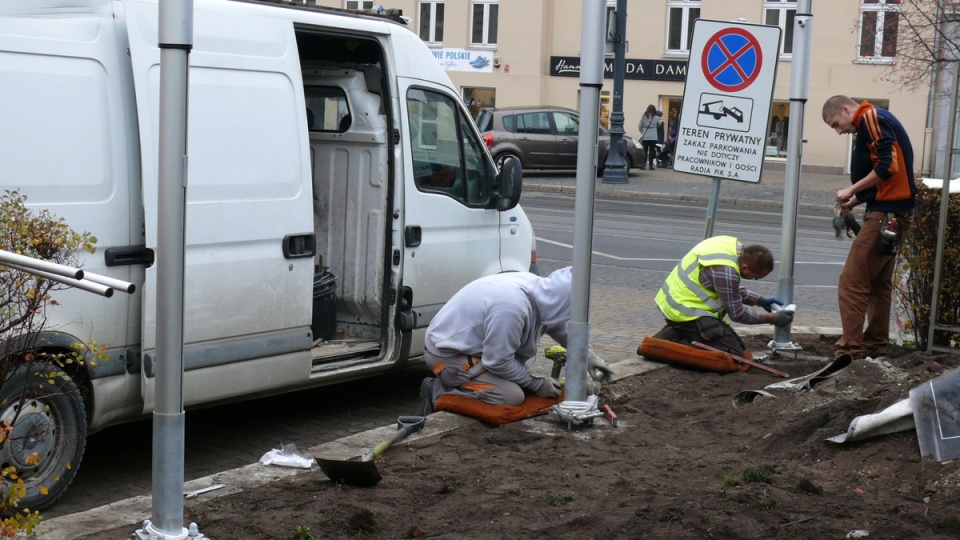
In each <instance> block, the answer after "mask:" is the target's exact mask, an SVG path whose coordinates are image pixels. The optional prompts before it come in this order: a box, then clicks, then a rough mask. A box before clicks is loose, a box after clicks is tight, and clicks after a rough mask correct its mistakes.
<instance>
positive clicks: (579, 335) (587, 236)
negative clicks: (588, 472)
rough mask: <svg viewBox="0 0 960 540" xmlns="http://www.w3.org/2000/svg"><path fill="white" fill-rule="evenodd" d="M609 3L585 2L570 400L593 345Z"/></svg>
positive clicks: (581, 393)
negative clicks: (593, 283)
mask: <svg viewBox="0 0 960 540" xmlns="http://www.w3.org/2000/svg"><path fill="white" fill-rule="evenodd" d="M606 7H607V6H606V2H597V1H596V0H583V19H582V21H583V22H582V27H581V43H580V50H581V51H582V52H581V56H580V134H579V135H580V141H579V146H578V147H577V196H576V201H575V203H574V213H573V216H574V217H573V222H574V231H573V298H572V302H571V305H570V322H569V324H568V340H567V368H566V369H567V381H566V399H567V400H570V401H584V400H585V399H586V397H587V347H588V343H589V338H590V326H589V323H588V322H587V321H588V317H589V312H590V265H591V259H592V255H593V210H594V199H595V196H594V190H595V188H596V180H597V126H598V125H599V124H600V114H599V108H600V88H602V87H603V27H604V13H605V12H606Z"/></svg>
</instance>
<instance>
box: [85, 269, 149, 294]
mask: <svg viewBox="0 0 960 540" xmlns="http://www.w3.org/2000/svg"><path fill="white" fill-rule="evenodd" d="M83 279H84V281H90V282H93V283H97V284H100V285H106V286H107V287H110V288H111V289H114V290H117V291H120V292H125V293H127V294H133V292H134V291H136V290H137V286H136V285H134V284H133V283H130V282H129V281H123V280H122V279H117V278H112V277H110V276H101V275H100V274H94V273H93V272H86V273H85V274H84V275H83Z"/></svg>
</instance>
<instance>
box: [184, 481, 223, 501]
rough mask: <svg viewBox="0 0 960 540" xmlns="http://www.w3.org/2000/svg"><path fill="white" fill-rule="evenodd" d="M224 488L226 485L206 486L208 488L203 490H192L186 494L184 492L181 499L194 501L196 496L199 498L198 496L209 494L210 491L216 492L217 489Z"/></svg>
mask: <svg viewBox="0 0 960 540" xmlns="http://www.w3.org/2000/svg"><path fill="white" fill-rule="evenodd" d="M225 487H227V485H226V484H214V485H212V486H208V487H205V488H200V489H195V490H193V491H187V492H185V493H184V494H183V498H184V499H194V498H196V497H198V496H200V495H203V494H204V493H209V492H211V491H216V490H218V489H222V488H225Z"/></svg>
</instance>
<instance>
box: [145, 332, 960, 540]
mask: <svg viewBox="0 0 960 540" xmlns="http://www.w3.org/2000/svg"><path fill="white" fill-rule="evenodd" d="M794 339H795V340H796V341H797V342H798V343H800V344H801V345H802V346H803V350H802V351H801V353H800V355H799V358H797V359H793V358H784V357H782V356H778V357H775V358H773V359H771V360H770V363H771V365H774V366H775V367H777V368H778V369H781V370H783V371H786V372H788V373H789V374H790V375H791V376H792V377H797V376H801V375H804V374H807V373H812V372H814V371H816V370H817V369H819V368H821V367H823V365H824V358H823V357H826V356H830V355H831V354H832V350H833V349H832V340H833V339H832V338H825V337H820V336H794ZM749 341H751V347H752V348H753V350H754V351H762V350H763V348H764V346H765V344H766V342H767V341H769V337H767V338H762V337H753V338H750V340H749ZM958 366H960V356H958V355H940V356H936V357H931V356H929V355H927V354H923V353H916V352H909V351H905V350H902V349H898V348H894V350H892V351H891V353H890V356H888V357H887V358H886V359H884V360H882V361H879V362H872V361H856V362H854V363H853V364H852V365H851V366H850V367H849V368H848V369H847V370H845V371H843V372H842V373H840V374H839V375H837V376H836V377H834V378H831V379H828V380H826V381H824V382H822V383H820V384H818V385H817V386H815V387H814V389H813V390H811V391H807V392H799V393H798V392H788V391H783V390H776V391H771V393H774V394H775V396H776V397H774V398H758V399H757V400H755V401H754V402H753V403H750V404H746V405H743V406H740V407H734V406H733V403H732V398H733V396H734V395H735V394H737V393H738V392H740V391H741V390H749V389H762V388H763V387H764V386H766V385H767V384H770V383H773V382H777V381H781V380H783V379H778V378H776V377H773V376H771V375H770V374H768V373H765V372H763V371H761V370H757V369H751V370H749V371H747V372H745V373H735V374H730V375H722V376H721V375H716V374H709V373H697V372H693V371H684V370H681V369H676V368H672V367H664V368H662V369H656V370H653V371H650V372H647V373H644V374H642V375H637V376H632V377H628V378H625V379H622V380H620V381H617V382H615V383H613V384H610V385H608V386H606V387H605V389H604V392H603V394H602V395H601V400H600V401H601V403H602V404H603V403H606V404H609V405H611V407H612V408H613V409H614V410H615V411H616V412H617V414H618V423H619V426H618V427H617V428H612V427H610V426H609V425H608V424H607V423H606V421H604V420H603V419H598V420H596V422H595V425H594V426H592V427H583V428H577V429H574V430H571V431H568V430H567V429H566V425H565V424H562V423H561V422H558V421H557V420H556V419H554V418H552V417H549V416H547V417H540V418H538V419H536V420H531V421H526V422H520V423H515V424H509V425H506V426H502V427H499V428H494V427H490V426H486V425H483V424H472V425H469V426H467V427H465V428H461V429H458V430H455V431H452V432H449V433H445V434H443V435H441V436H439V438H433V439H429V440H427V441H417V442H413V443H411V444H408V445H404V446H400V447H397V448H394V449H392V450H391V451H390V452H388V453H387V454H385V455H384V456H382V457H381V458H380V459H381V461H380V462H378V468H379V470H380V471H381V472H382V474H383V476H384V479H383V481H382V482H380V484H378V485H377V486H376V487H374V488H356V487H351V486H344V485H336V484H333V483H332V482H330V481H329V480H327V478H326V477H325V476H324V475H323V473H322V472H320V471H319V470H314V471H311V472H308V473H305V474H302V475H298V476H295V477H291V478H288V479H286V480H283V481H279V482H276V483H273V484H270V485H268V486H264V487H262V488H258V489H257V490H255V491H249V492H244V493H240V494H236V495H230V496H225V497H221V498H217V499H213V500H210V501H201V502H193V503H190V504H188V506H187V518H186V519H187V520H188V521H196V522H197V523H199V524H200V526H201V532H203V533H204V534H205V535H207V536H208V537H210V538H214V539H218V538H245V539H290V538H297V539H309V538H391V539H394V538H416V537H423V538H484V539H485V538H490V539H500V538H578V539H579V538H671V539H674V538H758V539H759V538H781V537H783V538H787V537H789V538H817V539H822V538H844V537H850V538H856V537H863V536H857V535H863V534H869V538H871V539H873V538H896V539H901V538H924V539H932V538H956V537H958V536H960V515H958V513H957V511H956V509H957V508H958V506H960V489H958V485H960V467H958V464H957V462H950V463H930V462H923V461H922V460H921V459H920V453H919V447H918V444H917V437H916V434H915V432H914V431H912V430H911V431H906V432H901V433H895V434H892V435H885V436H880V437H876V438H872V439H867V440H864V441H862V442H859V443H853V444H847V445H835V444H830V443H826V442H824V439H826V438H827V437H832V436H834V435H837V434H839V433H842V432H844V431H846V429H847V427H848V425H849V423H850V421H851V420H852V419H853V418H854V417H855V416H857V415H860V414H865V413H872V412H877V411H879V410H881V409H883V408H885V407H886V406H888V405H890V404H892V403H894V402H896V401H897V400H899V399H902V398H904V397H906V396H907V394H908V392H909V390H910V389H911V388H913V387H915V386H917V385H918V384H920V383H922V382H923V381H926V380H929V379H931V378H933V377H935V376H937V375H939V374H940V373H942V372H944V371H947V370H950V369H953V368H955V367H958ZM428 421H429V420H428ZM297 527H300V529H299V530H298V529H297ZM130 530H132V529H128V530H127V531H126V533H129V532H130ZM298 531H299V534H300V536H297V533H298ZM857 531H861V532H857ZM307 533H311V534H312V535H313V536H309V535H307ZM848 535H849V536H848Z"/></svg>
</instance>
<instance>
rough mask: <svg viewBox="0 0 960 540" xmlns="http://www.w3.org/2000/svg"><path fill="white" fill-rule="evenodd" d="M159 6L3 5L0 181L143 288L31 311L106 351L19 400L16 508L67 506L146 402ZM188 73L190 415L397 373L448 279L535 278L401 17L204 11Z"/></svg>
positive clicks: (501, 202) (229, 4) (506, 202)
mask: <svg viewBox="0 0 960 540" xmlns="http://www.w3.org/2000/svg"><path fill="white" fill-rule="evenodd" d="M157 15H158V7H157V3H156V0H153V1H139V0H17V1H16V2H0V189H18V190H20V191H21V192H22V193H24V194H25V195H27V197H28V200H27V202H28V204H30V205H31V206H34V207H36V208H45V209H49V210H50V211H51V212H52V213H54V214H55V215H56V216H58V217H63V218H65V219H66V221H67V222H68V224H69V225H70V226H71V228H73V229H74V230H77V231H89V232H91V233H92V234H94V235H95V236H96V237H97V239H98V242H97V246H98V250H97V253H96V254H95V255H88V256H87V257H86V258H85V259H84V260H83V267H84V268H85V269H87V270H89V271H91V272H95V273H98V274H103V275H108V276H111V277H115V278H119V279H122V280H126V281H130V282H133V283H135V284H137V291H136V292H135V293H134V294H132V295H125V294H118V295H114V296H113V297H112V298H102V297H97V296H94V295H92V294H89V293H84V292H80V291H75V290H72V291H64V292H61V293H58V295H57V297H56V299H57V300H58V301H59V303H60V304H61V305H60V306H57V307H54V308H51V310H50V312H49V313H48V319H49V326H48V332H47V334H46V335H45V347H47V348H48V349H49V350H51V351H69V350H70V348H71V346H72V345H73V344H75V343H86V342H89V341H91V340H95V341H96V342H98V343H101V344H107V345H108V347H109V348H108V350H107V353H108V355H109V359H108V360H107V361H101V362H97V363H95V365H94V364H92V363H88V365H86V366H83V367H80V368H78V369H76V371H75V372H72V373H70V375H71V376H72V379H73V381H74V383H75V384H76V386H77V387H78V389H79V392H66V393H60V394H57V395H46V396H44V395H41V397H40V398H39V399H37V400H36V401H35V402H34V404H33V405H34V406H33V408H32V409H31V411H30V412H31V413H32V414H33V415H34V416H37V417H42V418H41V419H40V420H39V422H40V423H41V424H42V427H43V429H36V428H35V431H36V433H34V435H35V436H34V437H33V439H31V445H30V446H29V448H28V449H27V448H24V447H23V445H19V446H18V445H14V444H12V443H11V442H10V441H8V442H7V443H5V444H3V445H2V446H0V463H3V464H4V465H7V464H10V465H16V466H17V467H18V469H19V470H20V472H21V476H22V477H23V478H24V479H25V480H26V481H27V489H28V496H27V497H26V498H25V500H24V501H23V502H22V505H23V506H26V507H29V508H31V509H42V508H44V507H46V506H49V505H50V504H52V503H53V501H55V500H56V499H57V498H58V497H60V496H61V495H62V494H63V492H64V490H65V489H66V487H67V485H68V484H69V483H70V481H71V480H72V478H73V476H74V474H75V473H76V471H77V464H78V462H79V461H80V458H81V457H82V455H83V449H84V445H85V438H86V435H87V434H88V433H91V432H93V431H96V430H99V429H102V428H104V427H106V426H109V425H111V424H116V423H119V422H124V421H128V420H131V419H137V418H140V417H142V416H143V415H145V414H149V413H151V411H152V410H153V407H154V399H155V395H154V392H155V389H154V382H155V378H154V374H155V363H156V357H155V348H156V340H157V336H156V325H155V322H156V318H157V313H156V297H157V288H156V282H157V275H156V265H154V264H153V262H154V257H155V253H154V249H155V247H156V245H157V222H158V220H162V219H164V216H158V215H157V213H158V212H157V139H158V123H159V120H158V115H159V113H158V93H159V71H160V69H159V62H160V52H159V49H158V48H157ZM190 63H191V69H190V75H189V77H190V97H189V132H188V154H189V161H188V163H189V165H188V173H187V183H188V188H187V210H186V273H185V282H186V283H185V291H184V298H185V309H184V341H185V345H184V346H185V348H184V366H185V367H184V369H185V373H184V382H183V399H184V403H185V405H186V406H187V407H190V406H195V405H201V404H210V403H215V402H228V401H236V400H240V399H247V398H252V397H259V396H264V395H268V394H274V393H280V392H287V391H291V390H297V389H302V388H307V387H311V386H318V385H324V384H330V383H335V382H340V381H345V380H349V379H355V378H359V377H365V376H369V375H373V374H377V373H383V372H385V371H388V370H392V369H398V368H401V367H404V366H406V365H410V362H409V361H410V360H411V359H413V360H418V359H419V358H420V356H421V354H422V351H423V336H424V331H425V329H426V326H427V325H428V324H429V322H430V320H431V318H432V317H433V316H434V314H436V312H437V311H438V310H439V309H440V308H441V307H442V306H443V304H444V302H446V301H447V299H449V298H450V297H451V296H452V295H453V294H454V293H455V292H456V291H457V290H459V289H460V287H462V286H463V285H465V284H466V283H468V282H469V281H471V280H473V279H475V278H478V277H481V276H484V275H488V274H494V273H498V272H506V271H527V270H528V269H529V268H530V265H531V246H532V245H533V231H532V229H531V226H530V223H529V221H528V219H527V217H526V215H525V214H524V213H523V210H522V209H521V208H520V207H519V206H517V201H518V200H519V197H520V174H519V164H516V166H511V167H507V166H505V167H504V172H503V174H502V175H501V174H500V173H499V172H498V169H497V168H496V166H495V165H494V163H493V161H492V159H491V158H490V155H489V153H488V152H487V150H486V148H485V146H484V144H483V143H482V142H481V139H480V136H479V133H478V132H477V129H476V127H475V126H474V123H473V121H472V120H471V118H470V116H469V113H468V110H467V109H466V107H465V106H464V104H463V102H462V100H461V99H460V97H459V96H458V94H457V91H456V88H455V87H454V86H453V84H452V83H451V81H450V80H449V78H448V77H447V75H446V74H445V73H444V71H443V70H442V69H441V68H440V67H439V65H438V63H437V62H436V61H435V59H434V57H433V55H432V54H431V53H430V51H429V50H428V49H427V48H426V46H424V44H423V43H422V42H421V40H420V39H419V38H418V37H417V36H416V35H415V34H414V33H413V32H411V31H410V30H409V29H407V28H406V27H404V26H403V25H402V24H398V23H395V22H391V21H389V20H384V19H382V18H376V17H370V16H362V15H357V14H349V13H342V12H338V11H331V10H322V9H318V8H307V7H303V6H293V5H277V4H266V3H257V2H241V1H232V0H197V1H196V3H195V14H194V48H193V49H192V52H191V54H190ZM7 386H8V388H7V389H5V390H0V394H2V395H0V403H8V405H7V406H8V407H14V405H9V403H10V402H9V401H8V400H7V399H6V398H8V397H10V395H14V394H12V393H14V392H16V391H17V390H15V389H12V388H9V386H10V385H7ZM8 394H9V395H8ZM16 395H18V394H16ZM81 395H82V396H83V399H82V400H81V399H80V398H79V396H81ZM14 416H15V414H14V411H13V409H10V410H7V409H3V408H2V407H0V418H2V419H6V418H12V417H14ZM24 416H27V415H26V414H24V413H23V411H21V414H20V421H25V420H23V417H24ZM34 420H36V418H35V419H34ZM38 425H40V424H38ZM33 451H37V452H38V453H39V456H40V464H39V465H33V464H31V463H30V461H29V460H27V459H26V457H27V455H28V452H33ZM41 488H46V489H41Z"/></svg>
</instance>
